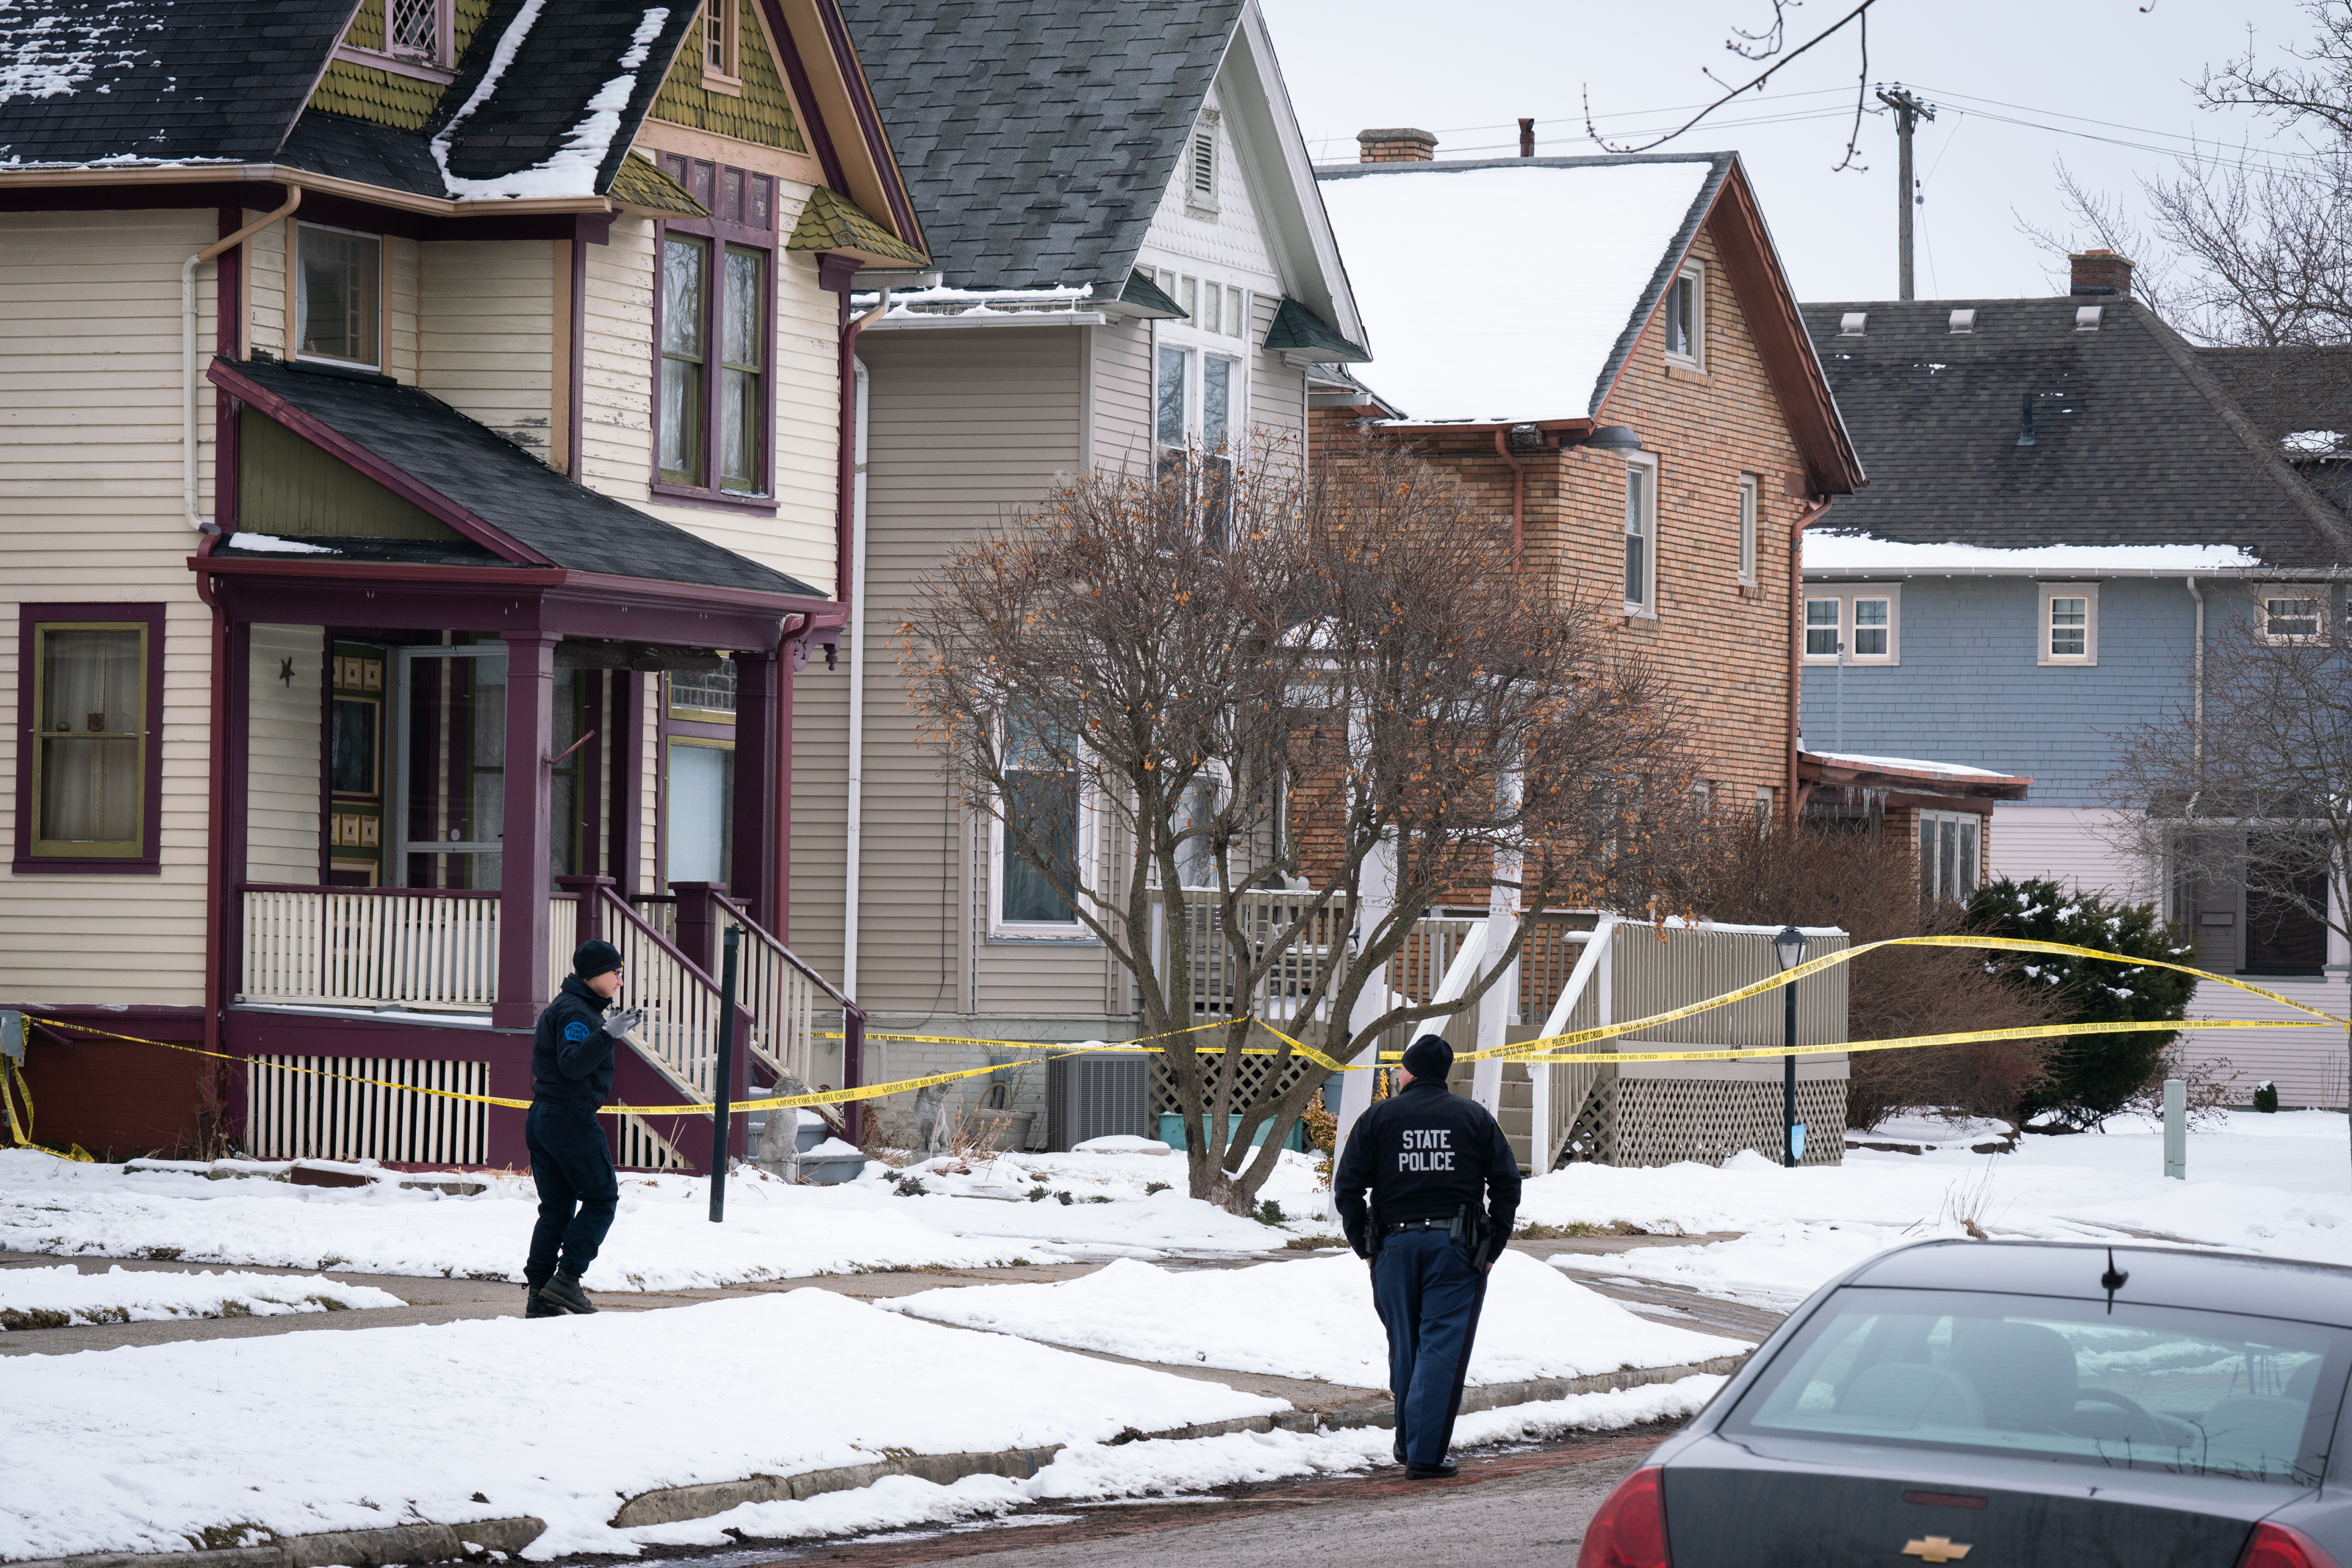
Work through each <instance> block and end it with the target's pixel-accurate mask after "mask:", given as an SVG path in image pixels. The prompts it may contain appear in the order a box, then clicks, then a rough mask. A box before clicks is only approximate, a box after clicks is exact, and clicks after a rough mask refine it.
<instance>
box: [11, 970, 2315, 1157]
mask: <svg viewBox="0 0 2352 1568" xmlns="http://www.w3.org/2000/svg"><path fill="white" fill-rule="evenodd" d="M1882 947H1974V948H1980V949H1985V950H1988V951H1996V952H2011V953H2047V954H2052V955H2054V956H2064V957H2076V958H2095V959H2098V960H2100V961H2101V962H2104V963H2111V964H2124V965H2128V966H2131V967H2137V968H2155V969H2170V970H2173V971H2175V972H2177V973H2179V974H2183V975H2189V976H2192V977H2196V978H2198V979H2200V980H2211V981H2213V982H2214V983H2215V984H2217V985H2223V986H2231V987H2234V988H2237V989H2239V990H2242V991H2247V992H2250V993H2252V995H2254V996H2258V997H2262V998H2266V999H2267V1000H2270V1001H2273V1002H2277V1003H2279V1004H2280V1005H2281V1006H2283V1007H2288V1008H2293V1009H2294V1010H2295V1011H2297V1012H2303V1013H2309V1014H2311V1015H2312V1016H2311V1017H2310V1018H2309V1019H2155V1020H2150V1021H2147V1022H2122V1023H2060V1024H2034V1025H2030V1026H2027V1027H2025V1028H2022V1029H1992V1030H1963V1031H1961V1032H1959V1033H1957V1034H1928V1035H1906V1036H1904V1037H1901V1038H1898V1039H1895V1040H1838V1041H1834V1042H1831V1043H1826V1044H1818V1045H1801V1046H1798V1047H1797V1048H1796V1049H1795V1051H1789V1050H1787V1049H1786V1048H1781V1047H1774V1046H1739V1047H1721V1048H1715V1049H1702V1050H1686V1051H1575V1050H1573V1049H1570V1048H1573V1047H1575V1046H1580V1045H1590V1044H1593V1043H1596V1042H1598V1041H1601V1040H1615V1039H1619V1038H1622V1037H1623V1036H1626V1035H1633V1034H1640V1033H1642V1032H1643V1031H1645V1030H1653V1029H1657V1028H1660V1027H1662V1026H1663V1025H1665V1024H1669V1023H1675V1022H1678V1021H1680V1020H1681V1019H1686V1018H1693V1017H1696V1015H1698V1014H1700V1013H1706V1012H1712V1011H1714V1010H1715V1009H1718V1008H1725V1007H1729V1006H1730V1005H1731V1004H1733V1003H1734V1002H1740V1001H1746V1000H1747V999H1748V998H1751V997H1759V996H1763V995H1765V994H1767V993H1769V992H1771V991H1777V990H1779V989H1780V988H1781V987H1783V986H1788V985H1792V984H1794V983H1795V982H1797V981H1799V980H1801V979H1805V978H1808V977H1811V976H1813V975H1818V974H1820V973H1822V971H1823V970H1826V969H1831V968H1834V967H1837V966H1838V965H1840V964H1850V963H1852V962H1853V960H1854V959H1856V958H1858V957H1860V956H1862V955H1864V953H1870V952H1875V951H1876V950H1878V949H1879V948H1882ZM25 1016H26V1018H27V1019H31V1020H32V1021H34V1022H36V1023H44V1024H48V1025H50V1026H51V1027H53V1028H60V1029H70V1030H74V1031H76V1032H78V1033H82V1034H95V1035H102V1036H104V1037H106V1038H108V1039H110V1040H130V1041H131V1042H133V1043H136V1044H140V1045H156V1046H162V1047H163V1049H165V1050H167V1051H189V1052H193V1053H194V1054H195V1055H198V1056H211V1057H217V1058H219V1059H220V1060H222V1061H246V1060H247V1058H245V1057H242V1056H236V1055H233V1054H230V1053H228V1052H225V1051H205V1050H204V1049H203V1048H202V1047H199V1046H193V1045H179V1044H175V1043H173V1041H170V1040H145V1039H142V1038H141V1037H140V1036H138V1035H130V1034H117V1033H114V1032H113V1031H112V1030H102V1029H93V1028H91V1027H90V1026H89V1025H87V1024H77V1023H68V1022H67V1021H66V1020H64V1019H49V1018H42V1017H40V1016H39V1015H37V1014H34V1013H26V1015H25ZM1234 1021H1235V1020H1234V1019H1212V1020H1211V1021H1210V1022H1208V1023H1204V1024H1194V1025H1192V1027H1191V1028H1189V1029H1181V1030H1170V1031H1169V1034H1168V1035H1166V1036H1161V1035H1146V1036H1144V1037H1143V1038H1142V1039H1141V1040H1125V1041H1119V1042H1117V1043H1113V1044H1098V1043H1089V1044H1086V1045H1078V1046H1056V1045H1055V1044H1053V1043H1051V1042H1047V1041H1042V1040H976V1039H970V1038H967V1037H964V1036H960V1035H923V1034H869V1035H866V1037H865V1038H866V1039H867V1040H915V1041H930V1042H934V1043H940V1044H955V1045H982V1046H993V1047H997V1048H1000V1049H1005V1050H1013V1051H1041V1052H1044V1053H1045V1054H1044V1055H1042V1056H1034V1057H1031V1058H1029V1059H1028V1061H999V1062H992V1063H990V1064H989V1065H987V1066H985V1067H966V1068H961V1069H958V1070H956V1071H950V1072H934V1073H929V1074H928V1075H926V1076H924V1077H921V1078H901V1079H896V1080H893V1081H892V1082H888V1083H867V1084H860V1085H858V1086H857V1087H856V1088H854V1089H820V1090H815V1091H812V1092H808V1093H804V1094H779V1095H771V1096H768V1097H766V1098H762V1099H758V1100H737V1101H733V1102H731V1103H730V1106H729V1109H730V1110H731V1111H776V1110H791V1109H797V1108H799V1107H801V1106H806V1105H840V1104H846V1103H850V1102H852V1101H856V1100H878V1099H881V1098H883V1097H885V1096H887V1095H891V1094H903V1093H906V1092H908V1091H909V1090H915V1089H928V1088H929V1087H931V1086H932V1085H934V1084H940V1083H953V1082H957V1081H959V1080H961V1079H965V1078H981V1077H985V1076H987V1075H988V1074H990V1073H992V1072H1003V1071H1006V1070H1007V1069H1008V1068H1013V1067H1023V1066H1027V1065H1029V1064H1030V1062H1031V1061H1052V1060H1054V1059H1055V1058H1056V1057H1064V1056H1077V1055H1082V1054H1092V1053H1097V1052H1102V1051H1135V1052H1144V1053H1148V1052H1151V1051H1164V1050H1166V1049H1167V1047H1165V1046H1159V1045H1153V1044H1150V1043H1149V1042H1150V1041H1151V1040H1160V1039H1166V1038H1171V1037H1173V1036H1177V1035H1186V1034H1194V1033H1198V1032H1199V1031H1200V1030H1206V1029H1223V1028H1226V1027H1228V1026H1230V1025H1231V1024H1232V1023H1233V1022H1234ZM1250 1021H1251V1022H1252V1023H1254V1024H1255V1025H1256V1026H1257V1027H1258V1028H1261V1029H1264V1030H1265V1031H1266V1032H1267V1033H1268V1034H1271V1035H1273V1036H1274V1037H1275V1038H1276V1039H1277V1040H1282V1041H1283V1042H1284V1043H1285V1044H1286V1045H1287V1046H1289V1047H1290V1048H1291V1050H1292V1051H1294V1052H1295V1053H1296V1054H1297V1055H1300V1056H1304V1057H1306V1058H1307V1060H1308V1061H1312V1062H1314V1063H1315V1064H1316V1065H1318V1066H1319V1067H1323V1068H1325V1069H1327V1070H1328V1071H1334V1072H1362V1071H1370V1070H1371V1069H1372V1068H1373V1067H1374V1066H1375V1065H1377V1063H1375V1062H1372V1061H1357V1062H1352V1063H1343V1062H1339V1061H1333V1060H1332V1059H1331V1058H1330V1057H1329V1056H1328V1055H1326V1054H1324V1053H1323V1052H1322V1051H1317V1050H1315V1049H1314V1048H1313V1047H1311V1046H1308V1045H1307V1044H1305V1043H1304V1042H1302V1041H1300V1040H1294V1039H1292V1038H1291V1037H1290V1036H1289V1035H1287V1034H1285V1033H1283V1031H1282V1030H1278V1029H1276V1028H1275V1027H1274V1026H1273V1025H1272V1024H1269V1023H1267V1022H1265V1019H1252V1020H1250ZM2330 1027H2334V1028H2338V1029H2352V1019H2344V1018H2338V1017H2337V1016H2336V1014H2334V1013H2330V1012H2326V1011H2323V1010H2322V1009H2318V1008H2315V1007H2312V1006H2310V1005H2308V1004H2307V1003H2304V1002H2299V1001H2297V1000H2295V999H2294V998H2293V997H2289V996H2284V995H2282V994H2281V993H2279V992H2277V991H2273V990H2269V989H2266V988H2263V987H2261V986H2256V985H2250V984H2248V983H2247V982H2246V981H2244V980H2240V979H2235V978H2233V977H2231V976H2228V975H2216V974H2213V973H2211V972H2210V971H2209V970H2205V969H2198V968H2192V967H2189V965H2186V964H2175V963H2172V962H2170V961H2168V960H2167V959H2162V958H2135V957H2131V956H2127V955H2126V954H2122V953H2109V952H2103V951H2101V950H2100V949H2098V948H2095V947H2078V946H2074V945H2073V944H2071V943H2065V942H2039V941H2033V940H2031V939H2028V938H2024V937H2009V936H1890V937H1887V938H1885V940H1883V941H1878V942H1865V943H1864V944H1862V945H1861V946H1858V947H1847V948H1843V949H1842V950H1840V951H1838V952H1835V953H1829V954H1825V955H1823V956H1821V957H1819V958H1811V959H1808V960H1806V961H1805V962H1804V963H1802V964H1799V965H1797V966H1796V967H1794V968H1790V969H1786V970H1783V971H1782V972H1780V974H1778V975H1774V976H1772V977H1769V978H1767V979H1762V980H1758V981H1756V982H1755V983H1754V984H1752V985H1748V986H1742V987H1740V988H1738V989H1737V990H1731V991H1726V992H1724V993H1723V994H1722V995H1720V996H1717V997H1710V998H1707V999H1706V1000H1705V1001H1701V1002H1693V1003H1690V1004H1689V1005H1688V1006H1685V1007H1679V1008H1673V1009H1668V1010H1666V1011H1664V1012H1660V1013H1652V1014H1650V1015H1649V1016H1648V1017H1646V1018H1638V1019H1630V1020H1628V1021H1627V1022H1624V1023H1617V1024H1602V1025H1599V1026H1597V1027H1595V1028H1592V1029H1583V1030H1570V1031H1568V1032H1566V1033H1562V1034H1555V1035H1545V1036H1543V1037H1541V1038H1540V1039H1537V1040H1514V1041H1512V1042H1511V1043H1510V1044H1508V1045H1501V1046H1495V1047H1491V1048H1489V1049H1487V1050H1485V1051H1463V1052H1460V1053H1458V1054H1456V1055H1455V1057H1454V1061H1456V1062H1462V1061H1483V1060H1485V1059H1486V1058H1489V1057H1501V1058H1504V1059H1506V1060H1510V1061H1542V1062H1575V1061H1590V1062H1603V1063H1606V1062H1632V1061H1754V1060H1756V1059H1757V1058H1759V1057H1762V1056H1788V1055H1797V1056H1815V1055H1825V1054H1831V1053H1834V1052H1839V1051H1911V1050H1916V1049H1919V1048H1921V1047H1925V1046H1936V1045H1968V1044H1973V1043H1978V1042H1981V1041H1987V1040H2050V1039H2054V1038H2057V1037H2060V1036H2073V1035H2093V1034H2140V1033H2148V1032H2153V1031H2163V1032H2166V1033H2171V1032H2177V1031H2187V1030H2230V1029H2326V1028H2330ZM826 1038H829V1039H838V1038H840V1037H839V1035H838V1034H832V1035H828V1036H827V1037H826ZM1194 1049H1195V1050H1197V1051H1202V1052H1203V1053H1206V1054H1219V1053H1222V1052H1223V1051H1224V1050H1225V1049H1226V1048H1225V1047H1223V1046H1198V1047H1195V1048H1194ZM1241 1049H1242V1050H1243V1051H1244V1053H1247V1054H1253V1055H1255V1054H1279V1053H1278V1052H1276V1051H1274V1050H1273V1048H1272V1047H1268V1046H1244V1047H1243V1048H1241ZM1380 1057H1381V1061H1394V1060H1395V1058H1396V1053H1393V1052H1381V1053H1380ZM271 1068H272V1070H273V1071H282V1072H307V1073H311V1074H313V1075H315V1076H318V1077H320V1078H338V1079H341V1080H343V1081H345V1082H352V1083H367V1084H372V1085H373V1086H375V1087H377V1088H381V1089H399V1090H405V1091H407V1092H410V1093H414V1094H429V1095H432V1096H434V1097H436V1098H437V1099H444V1100H463V1101H468V1102H471V1103H476V1104H481V1105H497V1106H499V1107H502V1108H504V1109H506V1110H510V1111H523V1110H528V1109H530V1101H528V1100H514V1099H508V1098H505V1097H502V1096H499V1095H494V1094H468V1093H465V1092H461V1091H458V1090H454V1089H426V1088H422V1087H419V1086H418V1085H415V1084H412V1083H394V1082H390V1081H388V1080H386V1079H382V1078H365V1077H361V1076H359V1075H357V1074H353V1073H349V1072H330V1071H326V1070H325V1069H323V1068H317V1067H294V1066H290V1065H279V1064H276V1063H272V1064H271ZM714 1109H715V1107H713V1106H711V1105H709V1104H705V1103H692V1104H685V1105H606V1106H604V1107H603V1110H602V1113H603V1114H604V1115H607V1116H707V1115H709V1114H711V1113H712V1112H713V1111H714Z"/></svg>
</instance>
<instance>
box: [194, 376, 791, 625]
mask: <svg viewBox="0 0 2352 1568" xmlns="http://www.w3.org/2000/svg"><path fill="white" fill-rule="evenodd" d="M220 362H222V363H223V364H224V365H225V368H226V370H227V371H231V372H233V373H234V374H236V375H238V376H242V377H244V378H246V379H247V380H248V381H251V382H255V383H257V385H258V386H259V387H260V388H261V389H262V390H263V391H265V392H270V393H273V394H275V395H276V396H278V397H281V398H283V399H285V400H286V401H287V402H289V403H291V404H293V405H294V406H295V407H296V408H298V409H300V410H301V411H302V412H303V413H306V414H308V415H310V417H311V418H313V419H315V420H317V421H319V422H320V423H321V424H324V425H325V426H326V427H327V428H328V429H330V430H331V431H333V432H334V433H335V434H338V435H340V436H341V437H343V438H344V439H345V440H348V441H350V442H352V444H355V445H357V446H360V447H362V448H363V449H365V450H366V451H367V452H369V453H371V454H372V455H374V456H375V457H376V458H377V459H379V460H380V461H382V462H383V463H385V464H388V465H391V466H392V467H394V468H397V469H399V470H400V471H401V472H403V473H404V474H407V475H409V476H412V477H414V478H415V480H416V481H417V483H419V484H420V485H423V486H425V488H427V489H429V490H432V491H433V492H435V493H436V494H437V495H440V496H443V497H446V498H447V499H449V500H451V501H454V502H455V503H457V505H458V506H460V507H464V508H465V509H466V510H467V511H468V512H470V513H472V514H473V515H474V516H475V517H479V518H480V519H482V521H484V522H486V523H488V524H489V525H490V527H491V528H496V529H497V530H499V532H500V533H502V534H504V535H505V536H506V537H507V538H510V539H513V540H515V541H517V542H519V543H520V544H522V545H524V546H526V547H528V548H529V549H531V550H534V551H537V552H538V553H539V554H540V555H542V556H544V557H546V558H547V559H549V560H551V561H553V562H554V563H555V564H556V565H557V566H559V567H566V568H569V569H571V570H576V571H593V572H604V573H609V574H610V575H612V576H615V577H645V578H654V579H657V580H661V581H665V582H688V583H694V584H697V585H699V586H703V587H709V588H737V589H745V590H748V591H751V592H754V593H780V594H790V595H793V596H794V597H796V598H802V599H824V598H827V597H829V596H828V595H827V594H825V593H824V591H822V590H819V589H814V588H811V587H810V586H809V585H808V584H807V583H805V582H803V581H801V580H799V579H798V578H794V577H787V576H786V575H785V574H784V573H782V572H781V571H778V570H774V569H773V568H772V567H766V566H762V565H761V564H760V563H759V562H758V561H755V560H752V559H749V558H747V557H744V556H740V555H737V554H736V553H735V552H734V551H732V550H730V549H721V548H720V547H719V546H718V545H715V544H712V543H711V542H710V541H709V540H708V539H705V538H700V537H699V536H698V535H695V534H691V533H688V531H687V530H686V529H684V528H678V527H676V526H675V525H673V524H670V523H666V522H664V521H662V520H661V519H660V518H659V517H653V516H651V515H649V514H647V513H645V512H641V511H638V510H637V509H636V508H635V507H630V506H625V505H624V504H623V503H621V502H619V501H616V500H614V499H613V498H612V497H609V496H605V495H603V494H600V493H599V492H597V491H594V490H591V489H589V488H588V487H587V486H584V485H578V484H574V483H573V482H572V481H571V480H570V479H567V478H565V477H564V476H562V475H561V474H558V473H557V472H555V470H553V469H552V468H550V467H548V466H547V465H545V464H543V463H541V461H540V460H539V459H538V458H536V457H533V456H532V455H530V454H529V453H527V452H525V451H524V450H523V449H522V448H521V447H520V446H516V445H514V444H511V443H510V442H509V441H508V440H507V439H506V438H505V437H504V436H501V435H500V434H498V432H496V431H494V430H492V429H490V428H489V427H488V425H484V424H478V423H475V422H474V421H473V420H470V419H467V417H466V416H465V415H464V414H462V413H458V412H457V410H456V409H453V408H451V407H450V406H449V405H448V404H446V403H445V402H441V401H440V400H439V399H438V398H436V397H433V396H430V395H428V394H427V393H425V392H419V391H417V390H416V389H415V387H406V386H402V385H400V384H399V383H398V382H394V381H392V380H390V379H389V378H387V377H384V376H377V375H370V374H367V373H365V372H362V371H333V370H326V369H321V368H313V367H307V366H297V365H289V364H285V363H282V362H280V361H268V360H256V361H247V362H244V363H235V364H231V363H226V361H220Z"/></svg>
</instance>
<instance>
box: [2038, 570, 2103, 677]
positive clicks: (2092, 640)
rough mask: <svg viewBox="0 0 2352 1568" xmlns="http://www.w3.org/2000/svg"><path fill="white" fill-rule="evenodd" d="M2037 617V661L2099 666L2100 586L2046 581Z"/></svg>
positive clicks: (2040, 662) (2042, 587)
mask: <svg viewBox="0 0 2352 1568" xmlns="http://www.w3.org/2000/svg"><path fill="white" fill-rule="evenodd" d="M2040 587H2041V606H2042V609H2041V613H2040V614H2039V615H2038V616H2037V617H2036V622H2037V626H2036V632H2035V636H2036V642H2035V651H2034V662H2035V663H2036V664H2097V663H2098V662H2099V585H2098V584H2097V583H2095V582H2045V583H2042V584H2041V585H2040Z"/></svg>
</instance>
